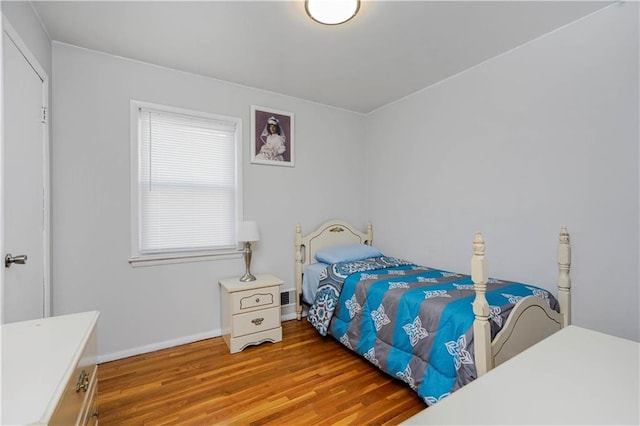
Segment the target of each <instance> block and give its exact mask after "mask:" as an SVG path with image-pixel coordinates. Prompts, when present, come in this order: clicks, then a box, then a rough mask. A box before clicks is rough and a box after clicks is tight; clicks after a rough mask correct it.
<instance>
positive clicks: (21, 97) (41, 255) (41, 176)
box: [2, 21, 49, 322]
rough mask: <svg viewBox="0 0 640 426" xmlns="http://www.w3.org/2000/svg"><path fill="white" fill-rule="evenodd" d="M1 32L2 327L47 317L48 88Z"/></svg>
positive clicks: (13, 41)
mask: <svg viewBox="0 0 640 426" xmlns="http://www.w3.org/2000/svg"><path fill="white" fill-rule="evenodd" d="M3 27H4V31H3V34H2V43H3V61H2V62H3V66H4V68H3V92H4V108H3V109H4V156H3V157H4V158H3V159H2V161H3V166H4V205H3V208H4V244H3V246H4V250H5V253H3V254H2V256H3V258H4V261H5V265H4V292H3V294H4V296H3V300H2V305H3V306H2V308H3V309H2V316H3V322H15V321H22V320H28V319H35V318H43V317H44V316H48V315H49V308H48V302H49V301H48V285H49V280H48V278H47V275H46V274H48V264H49V262H48V259H47V256H48V253H49V250H48V244H49V243H48V239H49V238H48V224H47V221H48V220H49V215H48V207H49V203H48V178H47V174H48V164H47V163H48V141H47V137H48V136H47V134H46V124H45V118H44V116H43V107H45V106H46V100H47V97H46V89H47V84H46V80H45V78H43V77H41V75H44V73H43V72H42V71H41V70H40V68H39V65H38V64H37V63H34V62H35V61H34V59H32V58H31V59H27V58H30V57H31V55H30V53H29V52H26V49H25V47H24V46H23V44H22V42H21V41H20V40H19V38H18V37H17V35H15V34H12V32H9V33H8V32H7V30H8V28H7V25H6V21H5V25H3ZM36 70H39V71H40V73H38V72H37V71H36Z"/></svg>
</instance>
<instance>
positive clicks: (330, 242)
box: [295, 220, 373, 319]
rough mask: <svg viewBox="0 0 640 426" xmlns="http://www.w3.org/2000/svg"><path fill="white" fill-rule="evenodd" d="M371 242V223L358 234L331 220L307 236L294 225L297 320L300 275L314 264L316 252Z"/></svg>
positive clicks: (300, 295) (300, 294)
mask: <svg viewBox="0 0 640 426" xmlns="http://www.w3.org/2000/svg"><path fill="white" fill-rule="evenodd" d="M372 242H373V227H372V226H371V222H369V223H368V225H367V231H366V232H360V231H358V230H357V229H355V228H354V227H352V226H351V225H349V224H348V223H346V222H343V221H341V220H331V221H329V222H325V223H323V224H322V225H320V226H319V227H318V228H317V229H316V230H314V231H312V232H310V233H309V234H307V235H303V234H302V227H301V226H300V224H297V225H296V250H295V257H296V259H295V261H296V272H295V281H296V283H295V284H296V312H297V317H298V319H300V318H301V315H302V303H301V298H302V274H303V272H304V268H305V266H307V265H309V264H310V263H313V262H315V260H314V256H315V254H316V252H317V251H318V250H321V249H323V248H325V247H331V246H338V245H343V244H350V243H362V244H367V245H371V243H372Z"/></svg>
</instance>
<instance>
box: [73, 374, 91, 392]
mask: <svg viewBox="0 0 640 426" xmlns="http://www.w3.org/2000/svg"><path fill="white" fill-rule="evenodd" d="M80 389H82V391H83V392H86V391H87V389H89V374H88V373H87V372H86V371H85V370H82V373H80V377H78V382H77V383H76V392H80Z"/></svg>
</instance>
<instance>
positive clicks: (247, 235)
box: [236, 220, 260, 242]
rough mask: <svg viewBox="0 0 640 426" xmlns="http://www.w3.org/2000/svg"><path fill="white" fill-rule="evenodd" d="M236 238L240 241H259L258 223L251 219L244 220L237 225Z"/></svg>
mask: <svg viewBox="0 0 640 426" xmlns="http://www.w3.org/2000/svg"><path fill="white" fill-rule="evenodd" d="M236 239H237V240H238V241H241V242H246V241H260V231H259V230H258V223H257V222H256V221H253V220H245V221H244V222H240V224H239V225H238V234H237V237H236Z"/></svg>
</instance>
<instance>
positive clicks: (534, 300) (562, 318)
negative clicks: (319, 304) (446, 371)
mask: <svg viewBox="0 0 640 426" xmlns="http://www.w3.org/2000/svg"><path fill="white" fill-rule="evenodd" d="M295 240H296V250H295V265H296V266H295V269H296V270H295V284H296V315H297V318H298V320H300V319H301V318H302V274H303V272H304V268H305V267H306V266H307V265H309V264H310V263H313V262H315V260H314V256H315V253H316V252H317V251H318V250H320V249H322V248H325V247H330V246H336V245H341V244H350V243H362V244H368V245H371V243H372V242H373V227H372V226H371V222H369V224H368V225H367V231H366V232H360V231H358V230H357V229H355V228H353V227H352V226H350V225H349V224H347V223H345V222H343V221H340V220H333V221H329V222H326V223H324V224H322V225H321V226H320V227H319V228H318V229H316V230H315V231H313V232H311V233H309V234H307V235H303V234H302V228H301V226H300V224H298V225H296V238H295ZM558 267H559V270H560V274H559V277H558V296H557V298H558V302H559V304H560V313H557V312H555V311H553V310H552V309H550V308H549V306H548V305H547V303H546V302H545V301H544V300H543V299H542V298H540V297H525V298H524V299H522V300H521V301H519V302H518V303H517V304H516V305H515V306H514V307H513V310H512V311H511V314H510V315H509V317H508V318H507V321H506V322H505V325H504V327H503V328H502V330H501V331H500V333H498V335H497V336H496V337H495V339H493V341H491V325H490V323H489V304H488V303H487V299H486V297H485V295H486V292H487V280H488V275H487V262H486V260H485V257H484V241H483V239H482V234H481V233H480V232H477V233H476V235H475V238H474V240H473V256H472V258H471V278H472V280H473V283H474V287H475V291H476V297H475V299H474V301H473V313H474V314H475V317H476V318H475V320H474V323H473V333H474V348H475V353H474V355H475V363H476V370H477V371H478V377H479V376H481V375H483V374H485V373H486V372H487V371H489V370H491V369H492V368H494V367H496V366H498V365H500V364H502V363H503V362H505V361H506V360H508V359H509V358H511V357H513V356H514V355H517V354H518V353H520V352H522V351H523V350H525V349H527V348H528V347H529V346H531V345H533V344H535V343H537V342H539V341H540V340H542V339H544V338H545V337H547V336H549V335H551V334H553V333H555V332H556V331H558V330H560V329H561V328H562V327H565V326H567V325H569V324H570V323H571V279H570V278H569V269H570V267H571V246H570V244H569V233H568V232H567V229H566V228H562V230H561V231H560V238H559V242H558Z"/></svg>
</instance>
